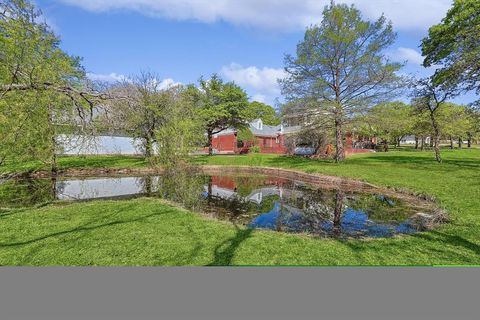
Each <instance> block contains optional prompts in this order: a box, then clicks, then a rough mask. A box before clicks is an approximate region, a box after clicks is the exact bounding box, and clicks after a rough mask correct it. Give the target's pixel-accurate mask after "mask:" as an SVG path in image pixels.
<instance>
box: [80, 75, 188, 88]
mask: <svg viewBox="0 0 480 320" xmlns="http://www.w3.org/2000/svg"><path fill="white" fill-rule="evenodd" d="M87 77H88V78H89V79H90V80H93V81H100V82H107V83H115V82H123V81H127V82H130V81H132V80H131V78H129V77H127V76H125V75H123V74H118V73H115V72H113V73H110V74H97V73H87ZM181 84H182V83H181V82H177V81H175V80H173V79H172V78H166V79H162V80H160V79H155V81H154V83H153V85H154V86H155V87H157V89H159V90H164V89H168V88H171V87H174V86H178V85H181Z"/></svg>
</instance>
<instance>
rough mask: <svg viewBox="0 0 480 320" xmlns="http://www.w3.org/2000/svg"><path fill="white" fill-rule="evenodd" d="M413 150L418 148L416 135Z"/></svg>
mask: <svg viewBox="0 0 480 320" xmlns="http://www.w3.org/2000/svg"><path fill="white" fill-rule="evenodd" d="M415 150H418V137H417V136H415Z"/></svg>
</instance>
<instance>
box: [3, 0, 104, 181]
mask: <svg viewBox="0 0 480 320" xmlns="http://www.w3.org/2000/svg"><path fill="white" fill-rule="evenodd" d="M40 21H41V13H40V12H39V11H37V10H36V9H35V7H34V6H33V4H31V3H30V2H29V1H26V0H9V1H1V2H0V126H1V127H2V129H0V133H1V137H0V138H1V139H0V162H2V161H1V159H2V158H3V159H5V158H11V159H17V160H24V159H35V160H42V161H44V162H48V163H50V164H51V168H52V172H55V171H56V157H55V155H56V153H57V152H58V151H59V148H60V147H61V145H59V144H60V143H59V142H58V140H57V139H56V135H57V134H58V133H59V132H62V131H65V130H67V131H70V132H72V131H73V130H77V129H82V130H81V131H83V129H85V128H86V127H87V124H88V122H89V119H91V118H92V116H93V108H94V104H95V101H96V100H97V99H101V98H103V94H102V93H99V92H97V91H95V90H93V89H92V88H91V86H89V84H88V82H87V81H86V79H85V72H84V70H83V68H82V66H81V64H80V59H79V58H78V57H73V56H70V55H68V54H66V53H65V52H64V51H63V50H62V49H61V48H60V40H59V38H58V37H57V36H56V35H55V34H54V33H53V32H52V31H51V29H50V28H49V27H48V25H46V24H45V23H43V22H40ZM7 130H8V131H7Z"/></svg>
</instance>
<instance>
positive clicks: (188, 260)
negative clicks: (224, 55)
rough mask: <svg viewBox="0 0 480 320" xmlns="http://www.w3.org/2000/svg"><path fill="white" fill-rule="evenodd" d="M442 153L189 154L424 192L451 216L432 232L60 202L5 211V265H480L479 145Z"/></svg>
mask: <svg viewBox="0 0 480 320" xmlns="http://www.w3.org/2000/svg"><path fill="white" fill-rule="evenodd" d="M443 156H444V162H443V163H442V164H437V163H436V162H435V161H434V159H433V155H432V153H431V152H416V151H398V152H390V153H372V154H363V155H355V156H351V157H350V158H349V159H348V160H347V161H345V162H344V163H341V164H336V163H333V162H331V161H326V160H310V159H303V158H297V157H286V156H274V155H247V156H214V157H203V156H202V157H195V158H193V160H192V161H193V162H194V163H196V164H216V165H255V166H267V167H284V168H292V169H296V170H302V171H306V172H312V173H322V174H327V175H338V176H345V177H353V178H358V179H361V180H364V181H368V182H370V183H374V184H377V185H383V186H389V187H395V188H397V189H405V190H410V191H414V192H420V193H424V194H428V195H430V196H433V197H435V198H436V199H437V201H438V203H439V205H440V206H441V207H443V208H445V209H446V210H447V211H448V213H449V216H450V218H451V222H450V223H448V224H446V225H443V226H442V227H440V228H438V229H436V230H433V231H430V232H425V233H419V234H415V235H410V236H400V237H395V238H389V239H372V240H334V239H314V238H311V237H308V236H296V235H288V234H279V233H274V232H268V231H252V230H248V229H244V228H240V227H235V226H233V225H230V224H228V223H222V222H217V221H213V220H209V219H206V218H203V217H201V216H200V215H198V214H194V213H191V212H188V211H186V210H183V209H180V208H177V207H175V206H172V205H170V204H168V203H165V202H163V201H161V200H156V199H146V198H145V199H136V200H128V201H94V202H81V203H70V204H68V203H54V204H50V205H48V206H44V207H41V208H35V209H18V210H7V209H4V210H3V211H2V210H1V209H0V229H1V230H2V232H1V233H0V264H1V265H311V266H318V265H419V266H420V265H480V150H479V149H470V150H467V149H464V150H451V151H450V150H445V151H443ZM60 163H61V165H62V167H63V168H67V167H69V166H72V167H82V166H95V167H115V168H119V167H130V166H138V167H139V166H145V165H147V163H146V162H145V161H144V160H143V159H141V158H134V157H88V158H83V159H81V158H74V157H68V158H61V160H60ZM8 170H11V168H10V169H8ZM17 170H18V169H17ZM4 172H5V171H4Z"/></svg>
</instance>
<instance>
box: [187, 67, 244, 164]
mask: <svg viewBox="0 0 480 320" xmlns="http://www.w3.org/2000/svg"><path fill="white" fill-rule="evenodd" d="M196 103H197V106H198V109H197V110H198V114H199V116H200V118H201V120H202V122H203V124H204V128H205V131H206V133H207V139H208V150H209V151H208V153H209V154H210V155H212V154H213V146H212V139H213V135H214V134H217V133H220V132H222V131H224V130H226V129H228V128H237V129H239V128H242V127H244V126H245V125H246V123H247V121H248V115H247V112H246V111H247V108H248V105H249V104H248V96H247V94H246V92H245V91H244V90H243V89H242V88H240V87H239V86H238V85H236V84H235V83H233V82H224V81H223V80H222V79H220V78H219V77H218V76H217V75H213V76H212V77H211V78H210V79H208V80H205V79H203V78H202V79H200V89H199V90H197V98H196Z"/></svg>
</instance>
